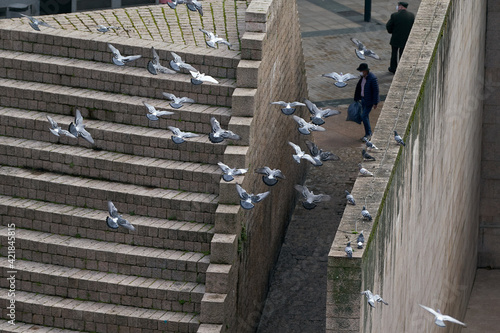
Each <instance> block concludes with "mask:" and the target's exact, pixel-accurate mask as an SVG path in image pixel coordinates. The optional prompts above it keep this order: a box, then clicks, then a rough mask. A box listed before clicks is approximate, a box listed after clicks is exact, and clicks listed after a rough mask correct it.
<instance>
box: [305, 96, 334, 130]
mask: <svg viewBox="0 0 500 333" xmlns="http://www.w3.org/2000/svg"><path fill="white" fill-rule="evenodd" d="M304 102H305V103H306V106H307V108H308V109H309V112H311V121H312V123H313V124H315V125H323V124H324V123H325V120H324V119H323V118H327V117H330V116H335V115H338V114H340V111H337V110H333V109H320V108H318V106H317V105H316V104H314V103H313V102H311V101H310V100H308V99H305V100H304Z"/></svg>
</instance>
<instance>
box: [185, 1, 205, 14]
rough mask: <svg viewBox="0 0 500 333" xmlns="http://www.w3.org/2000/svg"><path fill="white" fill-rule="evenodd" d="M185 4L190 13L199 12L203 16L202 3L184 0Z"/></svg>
mask: <svg viewBox="0 0 500 333" xmlns="http://www.w3.org/2000/svg"><path fill="white" fill-rule="evenodd" d="M184 3H185V4H186V6H187V8H188V9H189V10H190V11H193V12H195V11H198V13H200V15H201V16H203V7H202V5H201V2H199V1H198V0H184Z"/></svg>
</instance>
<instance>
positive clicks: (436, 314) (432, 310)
mask: <svg viewBox="0 0 500 333" xmlns="http://www.w3.org/2000/svg"><path fill="white" fill-rule="evenodd" d="M419 305H420V306H421V307H422V308H424V309H425V310H427V311H429V312H430V313H432V314H433V315H434V317H437V316H439V315H440V314H439V313H437V312H436V311H434V309H431V308H429V307H427V306H425V305H422V304H419Z"/></svg>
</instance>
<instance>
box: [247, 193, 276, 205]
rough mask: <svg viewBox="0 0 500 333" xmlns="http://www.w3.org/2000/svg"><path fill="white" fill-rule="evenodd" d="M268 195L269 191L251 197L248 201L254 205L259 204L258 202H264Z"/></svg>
mask: <svg viewBox="0 0 500 333" xmlns="http://www.w3.org/2000/svg"><path fill="white" fill-rule="evenodd" d="M269 193H271V191H267V192H264V193H259V194H257V195H252V196H251V197H250V200H252V202H254V203H257V202H260V201H262V200H264V198H265V197H267V196H268V195H269Z"/></svg>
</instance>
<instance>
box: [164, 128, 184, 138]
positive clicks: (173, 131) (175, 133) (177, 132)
mask: <svg viewBox="0 0 500 333" xmlns="http://www.w3.org/2000/svg"><path fill="white" fill-rule="evenodd" d="M167 128H168V129H169V130H170V131H172V133H173V134H174V135H176V136H180V135H181V134H182V131H181V130H180V129H178V128H177V127H174V126H167Z"/></svg>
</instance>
